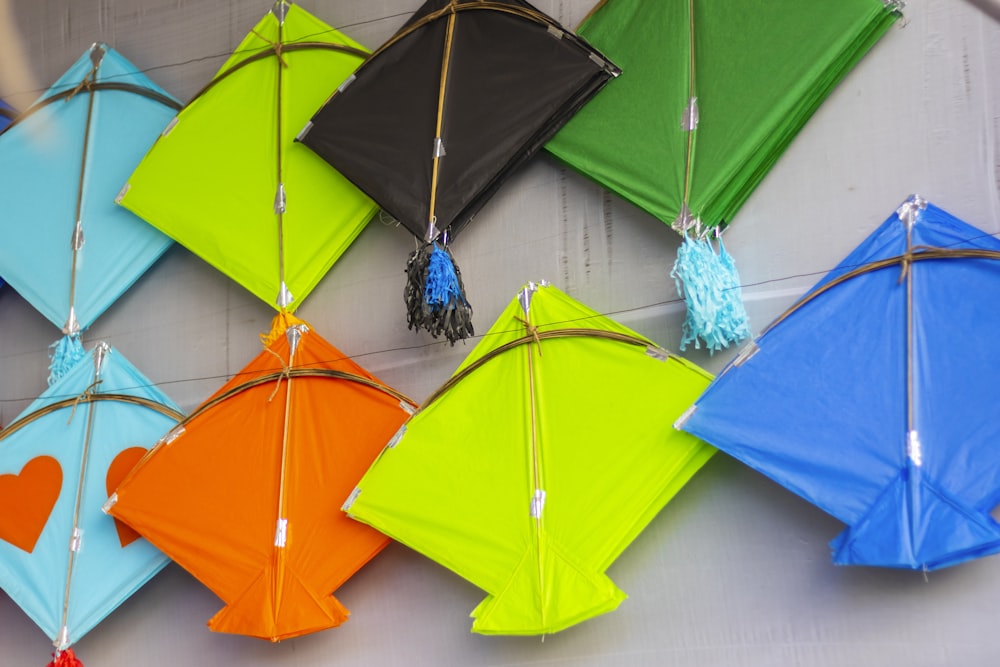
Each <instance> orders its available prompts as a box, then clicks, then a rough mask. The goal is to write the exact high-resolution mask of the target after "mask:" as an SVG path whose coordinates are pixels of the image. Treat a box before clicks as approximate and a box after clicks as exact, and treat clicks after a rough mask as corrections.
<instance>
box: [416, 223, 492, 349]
mask: <svg viewBox="0 0 1000 667" xmlns="http://www.w3.org/2000/svg"><path fill="white" fill-rule="evenodd" d="M403 298H404V299H405V300H406V310H407V313H406V323H407V325H408V326H409V328H410V329H415V328H421V329H426V330H427V331H429V332H430V333H431V335H432V336H434V337H435V338H437V337H438V336H441V335H444V337H445V338H447V339H448V341H449V342H450V343H451V344H452V345H454V344H455V341H457V340H464V339H465V338H468V337H469V336H473V335H475V331H473V329H472V306H470V305H469V302H468V300H466V298H465V288H464V286H463V285H462V273H461V271H459V269H458V266H456V265H455V260H454V258H453V257H452V256H451V253H450V252H449V251H448V249H447V248H442V247H441V246H438V244H437V243H425V244H424V245H423V247H421V248H420V249H419V250H414V251H413V253H411V254H410V258H409V259H408V260H407V262H406V289H405V291H404V294H403Z"/></svg>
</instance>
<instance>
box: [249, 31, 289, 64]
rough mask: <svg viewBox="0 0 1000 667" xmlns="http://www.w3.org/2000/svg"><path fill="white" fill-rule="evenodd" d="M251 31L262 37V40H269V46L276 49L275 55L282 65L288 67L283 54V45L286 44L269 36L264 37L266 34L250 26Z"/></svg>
mask: <svg viewBox="0 0 1000 667" xmlns="http://www.w3.org/2000/svg"><path fill="white" fill-rule="evenodd" d="M250 32H252V33H253V34H255V35H257V36H258V37H260V38H261V39H262V40H264V41H265V42H267V44H268V46H270V47H271V49H272V50H273V51H274V55H275V57H277V59H278V62H279V63H281V66H282V67H288V63H287V62H285V59H284V58H283V57H282V56H281V50H282V46H284V45H283V44H282V43H281V42H276V41H273V40H270V39H268V38H267V37H264V35H262V34H260V33H259V32H257V31H256V30H254V29H253V28H250Z"/></svg>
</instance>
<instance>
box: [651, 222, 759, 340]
mask: <svg viewBox="0 0 1000 667" xmlns="http://www.w3.org/2000/svg"><path fill="white" fill-rule="evenodd" d="M670 276H671V277H672V278H673V279H674V283H675V284H676V285H677V292H678V293H679V294H681V295H683V297H684V301H685V302H686V303H687V315H686V316H685V318H684V336H683V338H682V339H681V344H680V348H681V351H682V352H683V351H684V348H686V347H687V345H688V343H694V347H695V349H699V348H701V342H702V341H704V343H705V347H707V348H708V349H709V351H711V352H715V351H717V350H721V349H724V348H726V347H729V346H730V345H732V344H733V343H738V342H739V341H741V340H743V339H745V338H749V337H750V324H749V321H748V319H747V312H746V309H745V308H744V307H743V298H742V295H741V291H740V276H739V273H738V272H737V271H736V263H735V262H734V261H733V258H732V256H731V255H730V254H729V253H728V252H726V247H725V246H724V245H723V244H722V239H721V238H720V239H719V252H718V253H716V252H715V249H714V248H713V247H712V243H711V241H709V240H707V239H703V238H693V237H691V236H685V237H684V241H683V242H682V243H681V245H680V247H679V248H678V249H677V261H675V262H674V268H673V270H672V271H671V272H670Z"/></svg>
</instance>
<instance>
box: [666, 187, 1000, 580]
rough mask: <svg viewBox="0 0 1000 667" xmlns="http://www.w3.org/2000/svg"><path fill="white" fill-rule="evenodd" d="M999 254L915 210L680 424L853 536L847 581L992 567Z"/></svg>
mask: <svg viewBox="0 0 1000 667" xmlns="http://www.w3.org/2000/svg"><path fill="white" fill-rule="evenodd" d="M998 260H1000V241H998V240H997V239H996V238H994V237H993V236H991V235H989V234H986V233H984V232H982V231H980V230H978V229H976V228H975V227H973V226H971V225H968V224H966V223H965V222H962V221H961V220H958V219H957V218H954V217H952V216H951V215H949V214H948V213H946V212H945V211H943V210H941V209H939V208H937V207H935V206H933V205H932V204H929V203H927V202H926V201H924V200H923V199H921V198H920V197H918V196H913V197H911V198H910V199H908V200H907V201H906V202H904V203H903V205H902V206H900V207H899V209H898V210H897V211H896V212H895V213H894V214H892V215H891V216H889V218H888V219H887V220H886V221H885V222H884V223H882V225H881V226H880V227H879V228H878V229H876V230H875V231H874V232H873V233H872V234H871V235H870V236H869V237H868V238H867V239H866V240H865V241H863V242H862V243H861V245H859V246H858V247H857V248H856V249H855V250H854V251H853V252H852V253H851V254H850V255H848V256H847V258H845V259H844V260H843V261H842V262H841V263H840V264H839V265H838V266H837V267H836V268H834V269H833V270H832V271H831V272H830V273H828V274H827V275H826V277H825V278H823V279H822V280H821V281H820V282H819V283H818V284H817V285H816V286H815V287H813V288H812V289H811V290H810V291H809V292H808V293H806V295H805V296H803V297H802V298H801V299H800V300H799V301H798V302H797V303H796V304H795V305H793V306H792V308H791V309H789V310H788V311H787V312H786V313H785V314H784V315H782V316H780V317H779V318H778V319H777V320H775V322H773V323H772V324H771V325H770V327H769V328H768V329H767V330H766V331H765V332H764V333H762V334H761V335H760V336H759V337H758V338H757V340H756V341H755V342H753V343H751V344H750V345H749V346H748V347H747V348H745V350H744V352H743V353H741V354H740V355H739V356H738V357H737V358H736V359H735V360H734V361H733V362H732V363H731V364H730V366H729V367H728V368H727V369H726V370H725V371H724V372H723V373H722V374H721V375H720V376H719V377H718V378H717V379H716V380H715V382H714V383H713V384H712V385H711V386H710V387H709V389H708V390H707V391H706V392H705V394H704V395H703V396H702V397H701V398H699V399H698V401H697V402H696V403H695V404H694V405H693V406H692V407H691V409H690V411H689V412H688V413H687V414H685V416H683V417H682V418H681V419H680V420H679V421H678V426H679V427H681V428H683V429H684V430H685V431H687V432H689V433H692V434H694V435H696V436H697V437H699V438H704V439H705V440H706V441H707V442H711V443H712V444H714V445H716V446H717V447H719V448H720V449H722V450H723V451H725V452H727V453H728V454H730V455H732V456H734V457H736V458H737V459H739V460H741V461H743V462H744V463H746V464H747V465H749V466H751V467H752V468H755V469H756V470H758V471H760V472H762V473H764V474H765V475H767V476H768V477H770V478H772V479H773V480H775V481H776V482H778V483H779V484H781V485H783V486H785V487H787V488H788V489H790V490H791V491H793V492H795V493H797V494H799V495H800V496H802V497H803V498H805V499H806V500H808V501H809V502H811V503H813V504H815V505H816V506H818V507H819V508H820V509H822V510H824V511H826V512H828V513H829V514H831V515H833V516H834V517H836V518H837V519H839V520H841V521H843V522H844V523H845V524H847V526H848V527H847V528H846V529H845V530H844V532H843V533H841V534H840V536H839V537H837V538H836V539H834V540H833V542H832V543H831V548H832V550H833V560H834V562H835V563H837V564H840V565H875V566H882V567H896V568H911V569H923V570H933V569H935V568H940V567H945V566H949V565H955V564H958V563H961V562H963V561H966V560H969V559H972V558H977V557H979V556H986V555H989V554H993V553H996V552H997V551H1000V524H997V522H995V521H994V520H993V519H992V518H991V517H990V515H989V511H990V510H991V509H992V508H993V506H995V505H996V504H997V502H998V501H1000V461H998V459H997V457H996V454H995V449H996V442H997V439H998V438H1000V421H998V420H997V419H996V410H995V407H994V404H993V398H992V396H993V378H992V377H991V376H990V374H989V373H984V372H983V369H985V368H992V367H994V365H995V364H997V363H1000V350H998V349H997V347H996V345H994V341H993V339H994V336H995V330H996V327H997V323H996V322H995V321H996V320H998V316H997V315H996V314H995V311H994V309H992V308H989V307H984V305H983V304H989V303H993V302H994V301H995V300H996V299H998V298H1000V261H998Z"/></svg>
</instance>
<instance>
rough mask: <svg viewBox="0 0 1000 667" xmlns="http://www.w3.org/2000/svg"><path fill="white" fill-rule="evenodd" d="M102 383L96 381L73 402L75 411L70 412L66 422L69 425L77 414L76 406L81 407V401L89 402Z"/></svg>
mask: <svg viewBox="0 0 1000 667" xmlns="http://www.w3.org/2000/svg"><path fill="white" fill-rule="evenodd" d="M101 382H103V380H94V381H93V382H91V383H90V385H89V386H88V387H87V388H86V389H84V390H83V391H82V392H81V393H80V395H79V396H77V397H76V398H75V399H74V400H73V409H72V410H70V411H69V419H67V420H66V423H67V424H69V423H70V422H72V421H73V415H75V414H76V406H78V405H80V401H89V400H90V399H91V397H92V396H93V395H94V390H96V389H97V386H98V385H99V384H101Z"/></svg>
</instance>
